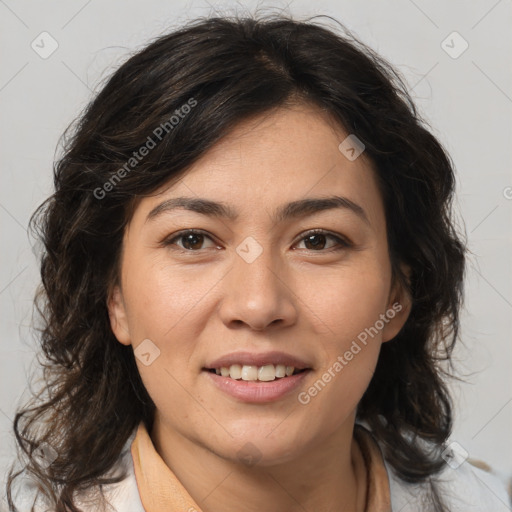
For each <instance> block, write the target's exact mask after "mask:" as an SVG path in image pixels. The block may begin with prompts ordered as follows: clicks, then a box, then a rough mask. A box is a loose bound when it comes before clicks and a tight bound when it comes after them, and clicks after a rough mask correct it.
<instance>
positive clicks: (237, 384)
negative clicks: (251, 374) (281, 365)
mask: <svg viewBox="0 0 512 512" xmlns="http://www.w3.org/2000/svg"><path fill="white" fill-rule="evenodd" d="M204 371H205V372H206V373H207V375H208V377H209V378H210V379H212V382H213V383H214V384H215V385H216V386H217V387H218V388H219V389H220V390H221V391H224V393H226V394H228V395H230V396H232V397H234V398H237V399H238V400H240V401H241V402H251V403H264V402H273V401H275V400H279V399H280V398H282V397H283V396H285V395H287V394H288V393H291V392H292V391H293V390H294V389H297V388H298V387H299V386H300V385H301V383H302V381H303V380H304V379H305V377H306V375H307V374H308V373H309V372H310V370H305V371H303V372H301V373H297V374H296V375H291V376H290V377H283V378H281V379H276V380H272V381H269V382H262V381H248V380H235V379H231V378H229V377H222V376H221V375H217V374H216V373H213V372H209V371H207V370H204Z"/></svg>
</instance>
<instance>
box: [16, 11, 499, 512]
mask: <svg viewBox="0 0 512 512" xmlns="http://www.w3.org/2000/svg"><path fill="white" fill-rule="evenodd" d="M453 191H454V172H453V168H452V164H451V161H450V158H449V156H448V155H447V154H446V152H445V151H444V149H443V148H442V146H441V144H440V143H439V142H438V141H437V140H436V139H435V138H434V137H433V136H432V135H431V133H430V132H429V131H428V130H427V129H426V128H425V127H424V126H423V124H422V121H421V120H420V118H419V116H418V114H417V112H416V110H415V107H414V105H413V103H412V101H411V99H410V97H409V96H408V94H407V90H406V87H405V85H404V84H403V83H402V81H401V79H400V77H399V76H398V75H397V74H396V73H395V71H393V69H392V68H391V67H390V66H389V65H388V64H387V63H386V62H385V61H384V60H383V59H382V58H380V57H378V56H377V55H375V54H374V53H373V52H372V51H371V50H370V49H369V48H367V47H365V46H364V45H363V44H362V43H360V42H359V41H357V40H356V39H355V38H353V37H349V36H342V35H339V34H337V33H335V32H334V31H332V30H330V29H328V28H326V27H323V26H321V24H319V23H315V22H312V21H309V22H299V21H294V20H292V19H289V18H286V17H282V16H281V17H272V18H244V19H228V18H209V19H201V20H196V21H194V22H192V23H190V24H189V25H187V26H186V27H183V28H182V29H180V30H177V31H175V32H172V33H170V34H168V35H165V36H163V37H160V38H159V39H157V40H156V41H154V42H153V43H152V44H150V45H149V46H147V47H146V48H145V49H144V50H142V51H140V52H139V53H137V54H136V55H134V56H133V57H131V58H130V59H129V60H128V61H127V62H126V63H125V64H123V65H122V66H121V67H120V68H119V69H118V70H117V71H116V72H115V73H114V75H113V76H112V77H111V78H110V79H109V80H108V82H107V84H106V85H105V86H104V88H103V89H102V91H101V92H100V93H99V94H98V96H97V97H96V98H95V99H94V101H92V102H91V104H90V105H89V107H88V108H87V110H86V111H85V112H84V114H83V115H82V117H81V119H80V120H79V122H78V124H77V126H76V130H75V132H74V135H73V137H71V138H70V139H69V141H68V144H67V146H66V151H65V154H64V156H63V157H62V158H61V159H60V160H59V161H58V163H57V165H56V168H55V193H54V194H53V196H52V197H51V198H50V199H49V200H48V201H47V202H45V204H44V205H42V207H41V208H40V209H39V215H38V216H35V218H34V225H35V226H38V227H39V228H40V235H41V237H42V240H43V242H44V244H45V248H46V251H45V254H44V256H43V258H42V263H41V275H42V284H43V290H42V292H41V296H40V299H42V301H43V302H42V304H41V305H40V309H41V312H42V313H43V317H44V320H45V329H44V331H43V336H42V349H43V352H44V354H45V356H46V358H47V361H46V381H47V383H46V388H45V390H46V391H47V393H46V395H45V396H44V397H39V401H38V402H37V403H34V404H31V405H32V407H28V406H27V407H26V408H25V409H24V410H21V411H20V412H19V413H18V414H17V416H16V419H15V422H14V430H15V433H16V437H17V440H18V443H19V447H20V457H24V459H25V460H26V462H27V464H26V472H27V473H28V474H29V475H31V476H32V481H33V484H32V487H30V486H29V485H28V484H27V485H26V487H24V490H23V491H22V495H21V499H22V500H24V501H23V503H24V505H23V506H24V507H25V508H22V509H21V510H27V509H28V507H29V506H31V505H32V503H33V501H34V499H35V496H36V492H35V491H36V490H38V491H39V493H37V500H39V501H37V505H36V506H38V507H40V508H36V509H37V510H46V508H48V507H49V508H50V509H51V510H57V511H78V510H102V509H103V508H102V507H103V505H104V504H105V503H107V502H109V503H110V504H111V505H112V507H113V509H114V510H118V511H120V512H122V511H130V512H131V511H133V512H135V511H143V510H145V511H146V512H155V511H161V510H173V511H174V510H176V511H177V510H180V511H184V510H188V511H194V510H203V511H207V512H217V511H223V512H229V511H234V510H237V511H240V510H243V511H247V512H249V511H251V512H252V511H256V510H266V511H271V512H272V511H280V512H282V511H283V510H285V511H287V510H289V511H292V510H310V511H313V510H316V511H318V510H325V511H346V512H349V511H350V512H354V511H357V512H360V511H364V510H365V511H370V510H371V511H389V510H393V511H402V512H405V511H406V510H411V511H412V510H414V511H418V510H429V511H430V510H435V511H453V510H464V511H467V510H470V508H469V507H470V506H472V507H473V508H472V509H471V510H482V511H483V510H485V511H489V510H501V508H499V507H504V506H506V500H507V496H506V493H505V490H504V489H503V488H502V486H501V484H500V482H499V481H498V479H496V478H495V477H493V476H492V475H489V474H488V473H486V472H484V471H482V470H480V469H477V468H476V467H471V466H470V465H469V463H468V462H467V461H466V460H465V457H464V456H463V454H462V455H461V451H460V449H459V451H457V450H455V451H454V450H453V446H448V443H447V442H448V438H449V435H450V433H451V429H452V406H451V400H450V396H449V393H448V390H447V388H446V386H445V383H444V381H443V378H442V377H443V375H442V370H441V368H440V367H439V361H440V360H441V359H443V358H444V359H447V360H448V361H449V358H450V353H451V351H452V349H453V346H454V343H455V341H456V339H457V337H458V328H459V309H460V306H461V299H462V285H463V276H464V253H465V246H464V243H463V242H462V240H461V239H460V238H459V236H458V235H457V233H456V232H455V229H454V226H453V223H452V219H451V200H452V195H453ZM19 474H20V472H14V471H13V472H12V474H11V475H10V479H9V482H8V497H9V506H10V507H11V510H15V508H14V506H15V501H16V499H15V496H14V493H13V492H12V491H13V488H14V484H15V481H16V478H17V476H18V475H19ZM30 489H34V492H33V493H31V492H30ZM43 507H46V508H43ZM110 510H112V509H110Z"/></svg>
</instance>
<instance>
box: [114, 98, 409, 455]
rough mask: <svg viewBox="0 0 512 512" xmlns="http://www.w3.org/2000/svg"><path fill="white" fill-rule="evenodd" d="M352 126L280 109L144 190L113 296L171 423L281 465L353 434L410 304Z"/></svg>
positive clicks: (164, 430) (160, 425)
mask: <svg viewBox="0 0 512 512" xmlns="http://www.w3.org/2000/svg"><path fill="white" fill-rule="evenodd" d="M347 136H348V133H345V132H344V131H343V130H342V129H341V128H340V127H339V126H338V125H337V124H335V123H334V122H333V121H330V120H329V118H328V117H326V115H325V114H324V113H322V112H321V111H320V110H318V109H316V108H315V107H312V106H306V105H297V106H295V107H293V108H290V109H278V110H276V111H274V112H273V113H272V114H271V115H265V116H262V117H258V118H257V119H252V120H248V121H244V122H243V123H241V124H240V125H238V126H237V127H236V128H235V129H234V130H233V131H232V132H231V133H230V134H229V135H228V136H226V137H224V138H223V139H222V140H221V141H220V142H219V143H217V144H216V146H215V147H213V148H212V149H211V150H210V151H208V152H207V153H206V154H204V155H203V157H202V158H201V159H200V160H199V161H197V162H196V163H195V164H194V165H193V166H192V167H191V168H190V170H188V172H186V174H184V175H183V176H182V177H181V179H180V180H179V181H176V180H174V182H169V183H168V184H166V186H165V187H162V188H161V189H160V190H159V191H158V193H157V194H156V195H153V196H151V197H147V198H144V199H143V200H142V201H141V202H140V203H139V205H138V207H137V208H136V210H135V213H134V215H133V218H132V219H131V222H130V223H129V225H128V226H127V228H126V232H125V237H124V241H123V255H122V262H121V286H120V287H116V288H115V289H114V292H113V293H112V295H111V297H110V300H109V311H110V316H111V324H112V329H113V331H114V333H115V335H116V337H117V339H118V340H119V342H121V343H123V344H126V345H128V344H131V345H132V347H133V349H134V350H135V353H136V356H137V357H136V362H137V365H138V369H139V372H140V375H141V377H142V380H143V382H144V385H145V387H146V388H147V391H148V393H149V395H150V396H151V398H152V399H153V401H154V402H155V405H156V408H157V412H156V418H155V429H157V430H158V435H159V437H160V438H165V436H169V438H173V439H182V440H183V441H185V442H190V443H194V445H196V446H201V447H204V448H206V449H208V450H209V451H211V452H213V453H215V454H218V455H219V456H221V457H223V458H227V459H232V460H237V459H241V458H243V457H244V456H247V455H248V456H251V455H252V456H254V457H257V458H258V459H260V463H262V464H269V465H270V464H275V463H277V462H278V461H286V460H291V459H293V458H294V457H297V456H300V455H301V454H304V453H306V450H310V449H317V447H318V446H319V444H320V443H321V442H322V440H324V439H328V438H331V439H332V438H333V436H336V435H337V434H339V433H341V432H344V433H345V434H347V435H348V433H351V428H352V427H353V421H354V418H355V409H356V407H357V404H358V402H359V400H360V399H361V397H362V395H363V393H364V391H365V390H366V388H367V386H368V384H369V382H370V380H371V377H372V374H373V372H374V369H375V365H376V363H377V359H378V355H379V350H380V346H381V343H382V342H385V341H388V340H390V339H391V338H393V337H394V336H395V335H396V334H397V333H398V331H399V330H400V328H401V327H402V325H403V324H404V322H405V320H406V317H407V314H408V310H409V307H408V302H407V300H408V299H407V297H406V296H405V294H404V292H403V291H402V290H400V289H399V288H398V287H394V286H392V282H391V267H390V260H389V255H388V245H387V239H386V222H385V215H384V207H383V202H382V199H381V196H380V194H379V191H378V188H377V185H376V180H375V177H374V174H373V172H374V171H373V170H372V168H371V165H370V163H369V161H368V160H367V159H366V158H365V154H364V152H363V153H362V154H361V155H360V156H359V157H357V158H355V156H357V152H358V150H360V149H361V148H360V147H354V150H355V151H351V150H350V139H349V140H348V141H345V143H344V145H342V148H341V149H339V146H340V143H342V142H343V141H344V139H345V138H346V137H347ZM347 148H348V149H347ZM342 150H343V152H342ZM176 198H186V199H184V200H182V201H181V203H180V204H182V206H181V207H176V208H174V207H173V201H175V200H176ZM332 198H338V199H337V200H336V201H332V202H330V203H327V202H325V203H321V202H315V201H312V200H323V199H329V200H331V199H332ZM199 201H207V202H208V204H206V203H199ZM210 202H211V203H212V204H210ZM186 205H189V206H188V207H187V206H186ZM194 205H195V207H194ZM228 214H231V215H228ZM192 229H194V230H198V231H200V232H199V233H196V234H193V233H192V234H191V233H187V231H188V230H192ZM314 229H317V230H322V232H321V233H319V234H318V233H316V234H314V233H313V234H312V233H310V231H311V230H314ZM397 301H400V303H401V305H398V304H397ZM283 366H284V370H283ZM286 366H294V367H295V368H297V369H305V370H304V371H301V372H300V373H298V374H296V375H291V376H284V377H283V372H284V375H286ZM215 368H217V369H219V370H220V369H221V368H222V370H220V371H221V375H217V373H218V372H216V371H215ZM295 371H297V370H295ZM289 372H290V370H289V369H288V373H289ZM240 377H242V378H240ZM246 379H248V380H246ZM254 379H258V380H254ZM260 379H261V380H260ZM247 443H249V444H247ZM244 450H245V451H249V452H251V451H252V452H254V453H248V454H247V453H245V452H244Z"/></svg>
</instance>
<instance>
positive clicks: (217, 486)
mask: <svg viewBox="0 0 512 512" xmlns="http://www.w3.org/2000/svg"><path fill="white" fill-rule="evenodd" d="M353 428H354V418H353V417H350V418H349V419H348V420H347V422H346V423H345V424H343V425H342V426H341V428H339V429H338V430H337V431H335V432H333V433H332V434H331V435H330V436H328V437H326V438H324V439H322V440H321V441H319V442H318V443H316V444H314V445H312V446H310V447H308V448H306V449H304V450H302V451H301V452H300V453H297V454H295V455H294V458H293V459H287V460H286V461H280V462H279V463H276V464H270V463H269V462H267V463H266V464H265V465H262V464H258V463H256V464H254V465H252V466H249V465H246V464H243V463H241V462H240V461H238V460H231V459H227V458H226V457H223V456H219V455H218V454H216V453H214V452H213V451H212V450H211V449H209V448H207V447H205V446H203V445H201V444H199V443H197V442H194V441H193V440H192V439H189V438H187V437H184V436H182V435H181V434H179V433H177V432H176V431H174V430H170V429H166V428H165V425H164V424H163V423H162V422H160V421H159V420H158V415H157V417H156V418H155V423H154V425H153V429H152V431H151V435H150V436H151V439H152V441H153V445H154V447H155V449H156V451H157V452H158V453H159V454H160V456H161V457H162V459H163V460H164V462H165V464H166V465H167V466H168V467H169V468H170V469H171V471H173V473H174V474H175V475H176V477H177V478H178V480H179V481H180V482H181V483H182V485H183V486H184V487H185V489H186V490H187V492H188V493H189V494H190V496H191V497H192V498H193V499H194V501H195V502H196V503H197V504H198V505H199V506H200V507H201V509H202V510H203V512H235V511H236V512H240V510H243V511H244V512H256V511H258V512H259V511H261V510H265V511H266V512H295V511H297V510H315V512H355V511H357V512H359V511H361V512H362V511H363V510H364V506H365V494H366V480H365V474H364V471H362V470H361V468H360V467H357V466H356V464H355V460H356V453H355V450H356V449H357V448H356V447H355V446H354V444H353V438H352V432H353ZM357 460H359V459H357Z"/></svg>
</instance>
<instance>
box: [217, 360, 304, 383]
mask: <svg viewBox="0 0 512 512" xmlns="http://www.w3.org/2000/svg"><path fill="white" fill-rule="evenodd" d="M294 371H295V367H293V366H285V365H284V364H277V365H273V364H266V365H264V366H253V365H240V364H232V365H231V366H230V367H229V368H228V367H226V366H223V367H222V368H216V369H215V373H216V374H217V375H222V376H223V377H230V378H231V379H235V380H240V379H242V380H248V381H256V380H259V381H262V382H269V381H272V380H275V379H281V378H283V377H285V376H286V377H289V376H290V375H293V372H294Z"/></svg>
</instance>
